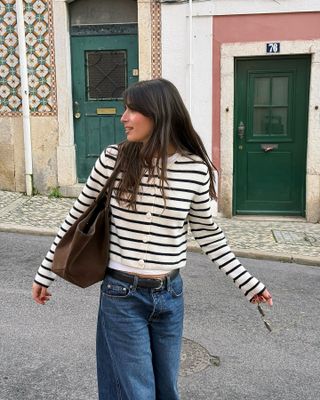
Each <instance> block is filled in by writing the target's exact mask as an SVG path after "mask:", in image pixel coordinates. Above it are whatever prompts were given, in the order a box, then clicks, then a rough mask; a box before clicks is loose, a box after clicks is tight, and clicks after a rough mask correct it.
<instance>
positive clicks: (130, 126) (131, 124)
mask: <svg viewBox="0 0 320 400" xmlns="http://www.w3.org/2000/svg"><path fill="white" fill-rule="evenodd" d="M121 122H122V123H123V126H124V129H125V132H126V135H127V139H128V141H129V142H147V141H148V139H149V138H150V136H151V134H152V132H153V128H154V123H153V120H152V119H151V118H149V117H146V116H145V115H143V114H141V113H140V112H138V111H134V110H131V109H130V108H129V107H127V106H126V109H125V112H124V113H123V115H122V117H121Z"/></svg>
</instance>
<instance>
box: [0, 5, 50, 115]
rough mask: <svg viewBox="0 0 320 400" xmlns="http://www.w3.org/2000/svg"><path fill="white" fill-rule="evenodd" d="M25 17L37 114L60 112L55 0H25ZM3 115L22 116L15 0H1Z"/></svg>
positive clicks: (32, 102) (32, 100)
mask: <svg viewBox="0 0 320 400" xmlns="http://www.w3.org/2000/svg"><path fill="white" fill-rule="evenodd" d="M24 6H25V9H24V19H25V32H26V51H27V65H28V79H29V91H30V112H31V113H32V114H33V115H54V114H56V111H57V110H56V85H55V66H54V41H53V18H52V0H25V1H24ZM0 87H1V88H0V92H1V96H0V115H2V116H4V115H8V116H9V115H10V116H14V115H21V111H22V104H21V86H20V65H19V53H18V33H17V20H16V12H15V1H14V0H0Z"/></svg>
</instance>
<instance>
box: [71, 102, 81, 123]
mask: <svg viewBox="0 0 320 400" xmlns="http://www.w3.org/2000/svg"><path fill="white" fill-rule="evenodd" d="M73 116H74V117H75V118H76V119H79V118H80V117H81V112H80V104H79V103H78V102H77V101H75V102H74V106H73Z"/></svg>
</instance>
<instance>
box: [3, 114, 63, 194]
mask: <svg viewBox="0 0 320 400" xmlns="http://www.w3.org/2000/svg"><path fill="white" fill-rule="evenodd" d="M30 123H31V140H32V155H33V159H32V163H33V179H34V188H35V189H36V190H37V191H39V192H47V191H48V190H50V188H52V187H55V186H57V157H56V148H57V142H58V123H57V118H56V117H31V121H30ZM0 126H1V129H0V188H1V189H2V190H11V191H18V192H24V191H25V190H26V189H25V165H24V141H23V129H22V117H4V118H0Z"/></svg>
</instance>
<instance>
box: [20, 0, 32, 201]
mask: <svg viewBox="0 0 320 400" xmlns="http://www.w3.org/2000/svg"><path fill="white" fill-rule="evenodd" d="M16 13H17V29H18V41H19V61H20V76H21V96H22V116H23V138H24V159H25V177H26V192H27V195H28V196H32V193H33V189H32V186H33V185H32V146H31V129H30V105H29V82H28V66H27V51H26V38H25V27H24V17H23V0H16Z"/></svg>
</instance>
